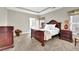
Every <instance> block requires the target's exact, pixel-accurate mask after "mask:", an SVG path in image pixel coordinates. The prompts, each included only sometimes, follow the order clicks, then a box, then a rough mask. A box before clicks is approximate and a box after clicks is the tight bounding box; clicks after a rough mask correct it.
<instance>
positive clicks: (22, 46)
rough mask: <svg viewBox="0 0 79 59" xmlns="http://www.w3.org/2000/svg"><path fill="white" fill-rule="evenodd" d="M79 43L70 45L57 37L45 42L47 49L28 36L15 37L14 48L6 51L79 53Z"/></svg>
mask: <svg viewBox="0 0 79 59" xmlns="http://www.w3.org/2000/svg"><path fill="white" fill-rule="evenodd" d="M78 50H79V43H78V44H77V46H74V43H70V42H67V41H64V40H60V39H58V38H57V37H54V38H52V39H51V40H49V41H48V42H45V47H42V46H41V44H40V43H39V42H38V41H37V40H35V39H33V38H32V39H31V38H30V36H29V35H28V34H24V35H21V36H19V37H14V47H13V48H9V49H6V50H4V51H78Z"/></svg>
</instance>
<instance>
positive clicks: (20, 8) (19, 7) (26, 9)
mask: <svg viewBox="0 0 79 59" xmlns="http://www.w3.org/2000/svg"><path fill="white" fill-rule="evenodd" d="M16 8H19V9H23V10H28V11H31V12H35V13H41V12H43V11H45V10H47V9H49V8H51V7H47V8H45V9H43V10H41V11H33V10H30V9H28V8H23V7H16ZM32 8H33V7H32Z"/></svg>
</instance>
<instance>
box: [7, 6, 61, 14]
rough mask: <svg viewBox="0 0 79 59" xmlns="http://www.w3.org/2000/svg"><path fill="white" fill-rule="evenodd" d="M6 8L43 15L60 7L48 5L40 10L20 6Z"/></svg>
mask: <svg viewBox="0 0 79 59" xmlns="http://www.w3.org/2000/svg"><path fill="white" fill-rule="evenodd" d="M6 8H7V9H9V10H14V11H19V12H24V13H30V14H34V15H43V14H46V13H49V12H52V11H55V10H58V9H60V8H62V7H55V8H54V7H48V8H46V9H44V10H41V11H40V12H36V11H32V10H28V9H25V8H22V7H6Z"/></svg>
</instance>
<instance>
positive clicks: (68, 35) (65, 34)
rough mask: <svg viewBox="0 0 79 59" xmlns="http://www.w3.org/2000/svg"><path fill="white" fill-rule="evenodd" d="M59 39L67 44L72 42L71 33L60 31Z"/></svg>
mask: <svg viewBox="0 0 79 59" xmlns="http://www.w3.org/2000/svg"><path fill="white" fill-rule="evenodd" d="M60 38H61V39H62V40H66V41H69V42H73V39H72V32H71V31H69V30H61V33H60Z"/></svg>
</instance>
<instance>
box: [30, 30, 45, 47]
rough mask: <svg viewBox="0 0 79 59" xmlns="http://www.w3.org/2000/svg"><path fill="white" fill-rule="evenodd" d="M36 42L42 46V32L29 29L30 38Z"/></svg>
mask: <svg viewBox="0 0 79 59" xmlns="http://www.w3.org/2000/svg"><path fill="white" fill-rule="evenodd" d="M32 37H33V38H35V39H36V40H38V41H39V42H40V43H41V45H42V46H44V45H45V44H44V31H40V30H34V29H31V38H32Z"/></svg>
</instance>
